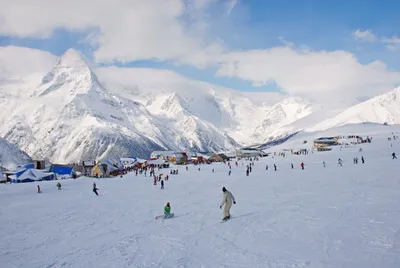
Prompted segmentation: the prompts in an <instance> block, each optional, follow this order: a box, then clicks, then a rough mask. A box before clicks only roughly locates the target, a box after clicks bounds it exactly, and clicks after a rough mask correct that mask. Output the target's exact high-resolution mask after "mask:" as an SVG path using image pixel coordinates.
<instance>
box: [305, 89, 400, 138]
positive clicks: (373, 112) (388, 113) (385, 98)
mask: <svg viewBox="0 0 400 268" xmlns="http://www.w3.org/2000/svg"><path fill="white" fill-rule="evenodd" d="M364 122H370V123H380V124H384V123H388V124H400V87H397V88H395V89H393V90H392V91H390V92H388V93H385V94H383V95H380V96H377V97H374V98H372V99H370V100H368V101H365V102H362V103H360V104H358V105H355V106H352V107H350V108H348V109H346V110H345V111H343V112H342V113H340V114H338V115H336V116H334V117H333V118H329V119H326V120H324V121H323V122H320V123H319V124H317V125H315V126H313V127H310V128H308V129H307V130H308V131H318V130H326V129H329V128H332V127H337V126H342V125H346V124H357V123H364Z"/></svg>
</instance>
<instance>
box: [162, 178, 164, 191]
mask: <svg viewBox="0 0 400 268" xmlns="http://www.w3.org/2000/svg"><path fill="white" fill-rule="evenodd" d="M163 189H164V180H161V190H163Z"/></svg>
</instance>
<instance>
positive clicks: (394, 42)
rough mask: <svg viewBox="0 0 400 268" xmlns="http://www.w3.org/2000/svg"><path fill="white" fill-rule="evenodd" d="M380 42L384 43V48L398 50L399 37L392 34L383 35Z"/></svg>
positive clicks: (399, 44) (399, 48)
mask: <svg viewBox="0 0 400 268" xmlns="http://www.w3.org/2000/svg"><path fill="white" fill-rule="evenodd" d="M382 43H384V44H385V45H386V48H387V49H389V50H393V51H395V50H400V37H397V36H393V37H391V38H387V37H384V38H382Z"/></svg>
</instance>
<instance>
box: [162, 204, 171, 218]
mask: <svg viewBox="0 0 400 268" xmlns="http://www.w3.org/2000/svg"><path fill="white" fill-rule="evenodd" d="M170 217H171V204H170V203H169V202H167V205H166V206H165V207H164V219H166V218H170Z"/></svg>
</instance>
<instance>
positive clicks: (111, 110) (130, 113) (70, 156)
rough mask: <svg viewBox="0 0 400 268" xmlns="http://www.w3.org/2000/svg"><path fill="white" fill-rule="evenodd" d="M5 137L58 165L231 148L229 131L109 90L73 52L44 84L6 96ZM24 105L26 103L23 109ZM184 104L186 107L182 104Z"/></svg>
mask: <svg viewBox="0 0 400 268" xmlns="http://www.w3.org/2000/svg"><path fill="white" fill-rule="evenodd" d="M2 101H3V102H7V104H8V105H4V106H2V107H1V108H0V109H1V110H2V114H3V115H7V116H3V117H1V118H0V123H1V128H0V134H1V136H2V137H4V138H5V139H7V140H8V141H10V142H12V143H15V144H17V145H18V146H19V147H20V148H21V149H23V150H25V151H26V152H28V153H29V154H30V155H32V156H33V157H36V158H48V159H50V160H51V161H53V162H57V163H70V162H76V161H79V160H85V159H97V158H103V157H107V156H115V155H124V156H138V157H142V158H147V157H148V156H149V155H150V152H151V151H153V150H161V149H172V150H186V149H191V150H202V151H219V150H229V149H232V148H234V147H236V146H239V145H238V144H237V143H236V142H235V140H234V139H233V138H231V137H230V136H229V135H228V134H227V133H225V132H223V131H221V130H219V129H218V128H217V127H215V126H214V125H212V124H210V123H208V122H207V121H202V120H199V119H198V118H197V117H196V116H194V115H192V114H186V113H185V111H183V110H179V109H180V108H179V107H177V108H176V103H175V102H180V101H181V100H179V98H173V99H171V100H170V101H169V102H167V103H166V104H165V105H164V109H167V110H168V113H169V112H173V113H174V114H175V115H176V116H177V117H180V118H181V120H179V121H175V120H174V118H172V119H171V118H167V117H165V116H162V115H159V116H157V115H153V114H151V113H150V112H149V110H148V109H147V108H146V107H145V106H144V105H143V104H141V103H140V102H138V101H135V100H134V98H129V99H127V98H125V97H123V96H120V95H118V94H116V93H114V92H112V91H109V90H108V89H106V88H105V87H103V86H102V84H101V83H100V82H99V80H98V78H97V76H96V75H95V74H94V73H93V72H92V70H91V69H90V68H89V67H88V65H87V64H86V62H85V61H84V60H83V59H82V58H81V57H80V55H79V54H78V53H77V52H76V51H73V50H68V51H67V52H66V53H65V54H64V55H63V57H61V59H60V61H59V62H58V63H57V65H56V66H55V67H54V69H53V70H52V71H50V72H49V73H47V74H46V75H45V76H44V77H43V79H42V81H41V83H40V85H39V86H37V87H35V88H32V89H27V90H25V92H24V94H21V95H18V96H15V97H14V98H12V96H11V95H9V94H6V93H4V94H3V98H2ZM20 103H23V104H24V105H20ZM179 105H181V104H180V103H179Z"/></svg>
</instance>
